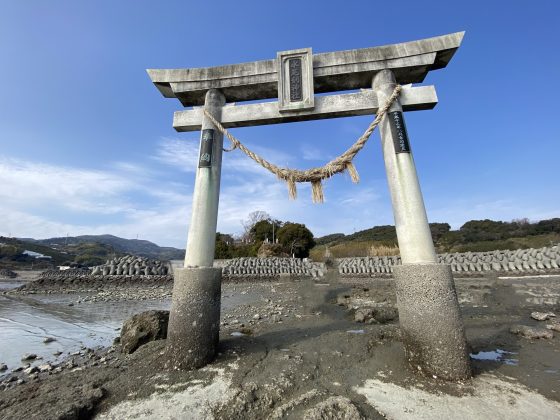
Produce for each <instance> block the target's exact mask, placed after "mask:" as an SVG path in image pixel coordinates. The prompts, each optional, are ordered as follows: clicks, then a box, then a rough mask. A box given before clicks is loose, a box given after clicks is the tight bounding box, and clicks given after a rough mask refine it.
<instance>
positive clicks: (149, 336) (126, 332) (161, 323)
mask: <svg viewBox="0 0 560 420" xmlns="http://www.w3.org/2000/svg"><path fill="white" fill-rule="evenodd" d="M168 323H169V311H146V312H142V313H140V314H136V315H134V316H133V317H131V318H129V319H127V320H126V321H125V322H124V324H123V327H122V330H121V339H120V342H121V345H122V352H123V353H128V354H130V353H133V352H134V351H135V350H136V349H138V347H140V346H142V345H143V344H146V343H148V342H150V341H154V340H162V339H165V338H166V337H167V324H168Z"/></svg>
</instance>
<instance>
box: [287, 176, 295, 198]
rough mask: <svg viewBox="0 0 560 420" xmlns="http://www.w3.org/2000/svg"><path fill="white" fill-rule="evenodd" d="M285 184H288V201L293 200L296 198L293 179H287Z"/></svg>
mask: <svg viewBox="0 0 560 420" xmlns="http://www.w3.org/2000/svg"><path fill="white" fill-rule="evenodd" d="M286 184H288V195H289V196H290V200H295V199H296V198H297V187H296V181H294V179H293V178H288V179H287V180H286Z"/></svg>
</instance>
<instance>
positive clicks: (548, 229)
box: [315, 218, 560, 252]
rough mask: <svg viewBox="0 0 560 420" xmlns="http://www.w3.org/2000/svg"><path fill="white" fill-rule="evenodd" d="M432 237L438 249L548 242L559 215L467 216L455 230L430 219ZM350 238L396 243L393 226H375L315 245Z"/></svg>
mask: <svg viewBox="0 0 560 420" xmlns="http://www.w3.org/2000/svg"><path fill="white" fill-rule="evenodd" d="M430 230H431V232H432V238H433V240H434V242H435V244H436V246H437V247H438V250H439V251H440V252H463V251H490V250H495V249H516V248H528V247H542V246H549V245H551V243H558V242H560V218H554V219H548V220H541V221H539V222H534V223H530V222H529V221H528V220H527V219H519V220H514V221H512V222H500V221H494V220H489V219H486V220H470V221H468V222H466V223H465V224H464V225H463V226H461V227H460V228H459V229H458V230H451V227H450V226H449V224H448V223H430ZM351 242H372V243H375V244H378V245H386V246H393V245H396V244H397V234H396V230H395V227H394V226H390V225H387V226H375V227H373V228H371V229H365V230H362V231H359V232H355V233H353V234H350V235H345V234H343V233H333V234H330V235H327V236H323V237H321V238H316V239H315V243H316V244H317V245H318V246H321V245H323V246H325V245H328V246H336V245H341V244H344V243H351Z"/></svg>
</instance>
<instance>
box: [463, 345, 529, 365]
mask: <svg viewBox="0 0 560 420" xmlns="http://www.w3.org/2000/svg"><path fill="white" fill-rule="evenodd" d="M509 354H517V353H513V352H511V351H506V350H502V349H496V350H491V351H479V352H478V353H471V354H470V356H471V359H474V360H482V361H490V362H500V363H505V364H506V365H511V366H517V364H518V363H519V360H518V359H512V358H509V357H508V356H507V355H509Z"/></svg>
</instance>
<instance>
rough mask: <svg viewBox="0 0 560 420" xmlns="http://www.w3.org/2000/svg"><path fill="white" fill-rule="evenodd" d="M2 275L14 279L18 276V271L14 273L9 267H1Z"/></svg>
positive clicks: (0, 272)
mask: <svg viewBox="0 0 560 420" xmlns="http://www.w3.org/2000/svg"><path fill="white" fill-rule="evenodd" d="M0 277H4V278H8V279H14V278H16V277H17V273H14V272H13V271H12V270H9V269H7V268H0Z"/></svg>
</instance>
